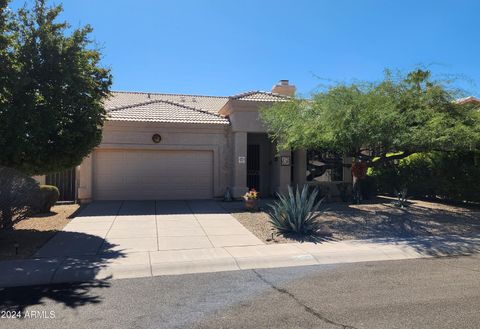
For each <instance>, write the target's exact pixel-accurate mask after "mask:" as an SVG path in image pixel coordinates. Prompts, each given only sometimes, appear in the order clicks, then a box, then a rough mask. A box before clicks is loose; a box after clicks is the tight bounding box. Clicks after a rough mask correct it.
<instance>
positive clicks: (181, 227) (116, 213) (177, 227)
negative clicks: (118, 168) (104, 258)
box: [36, 201, 263, 257]
mask: <svg viewBox="0 0 480 329" xmlns="http://www.w3.org/2000/svg"><path fill="white" fill-rule="evenodd" d="M72 233H77V234H78V238H73V237H75V236H74V235H72ZM262 244H263V242H262V241H260V240H259V239H258V238H257V237H255V236H254V235H253V234H252V233H251V232H250V231H248V230H247V229H246V228H245V227H243V226H242V225H241V224H240V223H239V222H238V221H237V220H236V219H235V218H234V217H233V216H231V215H230V214H228V213H226V212H225V210H223V209H222V208H221V207H220V206H219V205H218V203H217V202H215V201H112V202H94V203H92V204H89V205H88V206H87V207H86V208H85V209H84V210H82V212H81V213H80V214H79V215H78V216H77V217H75V218H74V219H73V220H72V221H71V222H70V223H69V224H68V225H66V226H65V227H64V229H63V231H62V232H59V233H58V234H57V235H56V236H55V237H54V238H53V239H51V240H50V241H49V242H48V243H47V244H46V245H45V246H43V247H42V248H41V249H40V250H39V251H38V252H37V254H36V256H37V257H61V256H67V257H68V256H81V255H100V254H107V253H114V252H122V253H132V252H145V251H162V250H184V249H205V248H220V247H230V246H253V245H262Z"/></svg>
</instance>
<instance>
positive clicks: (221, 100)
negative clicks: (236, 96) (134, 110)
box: [105, 91, 228, 114]
mask: <svg viewBox="0 0 480 329" xmlns="http://www.w3.org/2000/svg"><path fill="white" fill-rule="evenodd" d="M152 100H162V101H167V102H172V103H176V104H178V105H185V106H188V107H192V108H195V109H198V110H203V111H207V112H210V113H214V114H217V113H218V111H219V110H220V109H221V108H222V107H223V106H224V105H225V103H226V102H227V101H228V97H220V96H200V95H184V94H160V93H143V92H126V91H113V92H112V95H111V97H110V98H108V99H107V100H106V101H105V108H106V110H107V111H110V110H112V109H115V108H119V107H125V106H130V105H134V104H139V103H144V102H148V101H152Z"/></svg>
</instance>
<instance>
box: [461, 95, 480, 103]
mask: <svg viewBox="0 0 480 329" xmlns="http://www.w3.org/2000/svg"><path fill="white" fill-rule="evenodd" d="M457 103H458V104H467V103H480V99H478V98H476V97H474V96H468V97H465V98H460V99H457Z"/></svg>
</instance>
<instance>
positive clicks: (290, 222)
mask: <svg viewBox="0 0 480 329" xmlns="http://www.w3.org/2000/svg"><path fill="white" fill-rule="evenodd" d="M317 196H318V189H317V188H315V189H314V190H313V191H312V192H310V191H309V188H308V186H307V185H304V186H303V188H302V191H301V192H300V191H299V190H298V186H297V188H296V190H295V191H294V190H293V188H292V187H291V186H289V187H288V194H287V195H280V194H279V195H278V197H279V200H278V201H275V202H274V203H273V204H272V205H270V208H271V210H270V211H269V216H270V223H271V224H272V225H273V226H274V227H275V228H276V229H277V230H278V233H279V234H295V235H301V236H308V235H314V234H315V233H316V232H317V231H318V229H319V226H320V225H319V223H318V221H317V218H318V217H319V216H320V213H319V212H318V208H319V207H320V205H321V204H322V202H323V198H322V199H321V200H319V201H317Z"/></svg>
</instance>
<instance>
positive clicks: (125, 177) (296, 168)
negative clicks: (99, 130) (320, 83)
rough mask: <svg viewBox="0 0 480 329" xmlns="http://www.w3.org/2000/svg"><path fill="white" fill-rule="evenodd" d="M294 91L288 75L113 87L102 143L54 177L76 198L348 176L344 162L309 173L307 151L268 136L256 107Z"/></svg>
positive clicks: (210, 193)
mask: <svg viewBox="0 0 480 329" xmlns="http://www.w3.org/2000/svg"><path fill="white" fill-rule="evenodd" d="M294 93H295V86H293V85H290V84H289V82H288V80H281V81H280V82H279V83H278V84H276V85H274V86H273V88H272V91H271V92H264V91H250V92H245V93H241V94H238V95H234V96H231V97H219V96H200V95H183V94H161V93H146V92H113V93H112V96H111V97H110V98H109V99H108V100H106V102H105V107H106V110H107V112H108V119H107V121H106V122H105V125H104V128H103V139H102V142H101V144H100V145H99V146H98V147H97V148H95V150H94V151H93V152H92V153H91V154H90V155H89V156H88V157H87V158H85V159H84V160H83V162H82V163H81V164H80V166H78V167H77V168H75V169H74V170H72V172H71V173H70V174H69V175H67V176H65V175H63V176H61V175H60V176H58V175H57V176H55V177H57V178H56V179H57V180H58V179H59V178H58V177H60V178H61V177H64V176H65V177H67V178H68V179H69V180H71V182H70V183H69V184H68V186H69V188H71V189H72V191H74V192H73V193H74V194H75V198H76V200H78V201H79V202H90V201H92V200H147V199H155V200H170V199H210V198H221V197H223V196H224V195H225V193H226V191H227V190H229V191H230V193H231V195H232V196H233V197H240V196H242V195H243V194H244V193H245V192H247V190H248V189H249V188H255V189H257V190H258V191H259V193H260V195H261V196H270V195H273V194H275V193H276V192H285V190H286V188H287V186H288V185H289V184H290V185H296V184H299V185H301V184H304V183H305V182H306V181H307V180H312V181H317V182H334V181H336V182H341V181H350V180H351V175H350V171H349V169H348V168H343V167H340V168H338V170H333V169H329V170H327V171H325V172H322V173H321V174H320V175H314V177H313V178H312V175H311V172H310V173H309V170H308V168H307V167H308V166H307V162H308V160H307V152H306V151H305V150H292V151H283V152H280V153H278V152H277V150H276V147H275V145H274V144H273V143H272V142H271V141H270V139H269V138H268V135H267V133H266V130H265V127H264V126H263V125H262V123H261V121H260V120H259V113H258V111H259V109H260V108H264V107H268V106H269V105H271V104H273V103H275V102H282V101H286V100H288V98H289V97H291V96H293V95H294ZM311 164H312V165H314V160H312V162H311ZM52 177H54V176H51V177H50V179H49V176H47V177H46V178H45V177H43V178H41V180H42V181H44V182H45V181H46V183H53V184H55V180H54V179H53V178H52ZM308 177H310V178H308ZM52 179H53V182H52ZM62 184H64V182H63V183H62ZM55 185H60V183H58V182H57V184H55Z"/></svg>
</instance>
